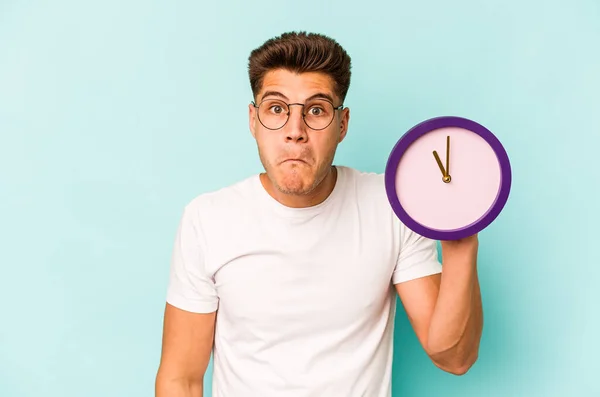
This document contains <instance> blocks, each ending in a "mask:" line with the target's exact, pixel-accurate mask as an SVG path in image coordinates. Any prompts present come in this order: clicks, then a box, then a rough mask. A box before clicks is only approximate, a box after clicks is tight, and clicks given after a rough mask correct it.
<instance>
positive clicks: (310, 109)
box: [252, 98, 344, 130]
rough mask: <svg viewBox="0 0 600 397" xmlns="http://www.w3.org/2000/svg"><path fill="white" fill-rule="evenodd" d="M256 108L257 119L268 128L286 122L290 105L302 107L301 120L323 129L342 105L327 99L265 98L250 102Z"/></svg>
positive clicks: (279, 126) (274, 128)
mask: <svg viewBox="0 0 600 397" xmlns="http://www.w3.org/2000/svg"><path fill="white" fill-rule="evenodd" d="M252 105H253V106H254V107H255V108H257V109H258V120H259V121H260V123H261V124H262V125H263V126H264V127H265V128H267V129H269V130H278V129H280V128H283V126H284V125H285V124H286V123H287V122H288V120H289V118H290V106H292V105H298V106H302V107H303V112H302V120H304V123H306V125H307V126H308V127H309V128H311V129H313V130H323V129H325V128H327V127H329V125H330V124H331V122H332V121H333V115H334V113H335V111H336V110H340V109H343V108H344V105H340V106H338V107H334V106H333V103H331V102H330V101H328V100H327V99H321V98H317V99H312V100H310V101H308V102H306V103H285V102H283V101H282V100H281V99H265V100H264V101H262V102H261V103H260V104H259V105H256V103H254V102H252Z"/></svg>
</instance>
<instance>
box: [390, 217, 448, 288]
mask: <svg viewBox="0 0 600 397" xmlns="http://www.w3.org/2000/svg"><path fill="white" fill-rule="evenodd" d="M399 235H400V252H399V254H398V259H397V262H396V267H395V268H394V273H393V275H392V282H393V284H399V283H402V282H405V281H410V280H414V279H416V278H420V277H425V276H430V275H432V274H436V273H441V271H442V264H441V263H440V261H439V259H438V249H437V241H435V240H431V239H429V238H426V237H423V236H421V235H419V234H418V233H415V232H414V231H412V230H411V229H409V228H408V227H406V226H405V225H404V224H402V223H400V234H399Z"/></svg>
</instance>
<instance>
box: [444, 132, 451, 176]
mask: <svg viewBox="0 0 600 397" xmlns="http://www.w3.org/2000/svg"><path fill="white" fill-rule="evenodd" d="M445 176H446V177H448V178H449V177H450V135H448V136H447V137H446V175H445Z"/></svg>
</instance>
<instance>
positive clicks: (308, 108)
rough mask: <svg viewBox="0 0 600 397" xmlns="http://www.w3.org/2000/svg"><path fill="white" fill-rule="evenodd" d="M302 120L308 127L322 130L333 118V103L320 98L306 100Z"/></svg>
mask: <svg viewBox="0 0 600 397" xmlns="http://www.w3.org/2000/svg"><path fill="white" fill-rule="evenodd" d="M304 120H305V121H306V124H307V125H308V126H309V127H310V128H312V129H314V130H322V129H323V128H325V127H327V126H328V125H329V124H330V123H331V120H333V105H332V104H331V102H328V101H325V100H322V99H316V100H313V101H310V102H307V103H306V105H305V108H304Z"/></svg>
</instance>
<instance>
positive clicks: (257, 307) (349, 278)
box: [167, 166, 441, 397]
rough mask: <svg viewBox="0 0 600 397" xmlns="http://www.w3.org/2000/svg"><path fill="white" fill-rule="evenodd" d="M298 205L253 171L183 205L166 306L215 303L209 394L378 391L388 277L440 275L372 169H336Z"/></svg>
mask: <svg viewBox="0 0 600 397" xmlns="http://www.w3.org/2000/svg"><path fill="white" fill-rule="evenodd" d="M337 170H338V177H337V181H336V185H335V187H334V189H333V191H332V193H331V194H330V195H329V197H328V198H327V199H326V200H325V201H324V202H322V203H321V204H319V205H316V206H313V207H309V208H289V207H286V206H284V205H282V204H280V203H279V202H277V201H276V200H275V199H273V198H272V197H271V196H270V195H269V194H268V193H267V192H266V191H265V190H264V188H263V186H262V184H261V182H260V179H259V176H258V175H254V176H252V177H249V178H247V179H245V180H242V181H240V182H237V183H235V184H233V185H231V186H228V187H225V188H222V189H220V190H217V191H213V192H210V193H205V194H201V195H199V196H197V197H196V198H194V199H193V200H192V201H191V202H190V203H188V205H186V207H185V210H184V213H183V216H182V219H181V223H180V227H179V230H178V233H177V236H176V241H175V246H174V252H173V258H172V264H171V275H170V282H169V288H168V293H167V301H168V302H169V303H170V304H172V305H174V306H176V307H178V308H181V309H183V310H187V311H190V312H198V313H206V312H212V311H215V310H217V320H216V329H215V344H214V350H213V371H214V372H213V379H212V381H213V383H212V385H213V386H212V390H213V396H214V397H330V396H331V397H355V396H356V397H361V396H366V397H389V396H390V395H391V368H392V337H393V326H394V314H395V309H396V307H395V302H396V296H397V294H396V292H395V289H394V287H393V284H395V283H401V282H404V281H408V280H411V279H415V278H418V277H423V276H427V275H431V274H434V273H439V272H441V264H440V263H439V262H438V254H437V246H436V242H435V241H433V240H429V239H426V238H424V237H422V236H419V235H417V234H415V233H414V232H412V231H411V230H410V229H408V228H406V227H405V226H404V225H403V224H402V223H401V222H400V221H399V219H398V218H397V217H396V216H395V214H394V213H393V211H392V209H391V206H390V204H389V202H388V200H387V196H386V192H385V187H384V177H383V175H382V174H376V173H366V172H359V171H357V170H355V169H353V168H349V167H340V166H337Z"/></svg>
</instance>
